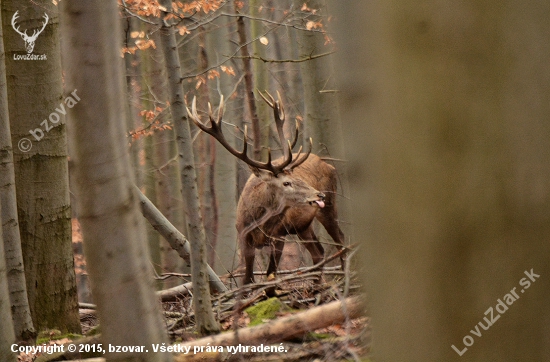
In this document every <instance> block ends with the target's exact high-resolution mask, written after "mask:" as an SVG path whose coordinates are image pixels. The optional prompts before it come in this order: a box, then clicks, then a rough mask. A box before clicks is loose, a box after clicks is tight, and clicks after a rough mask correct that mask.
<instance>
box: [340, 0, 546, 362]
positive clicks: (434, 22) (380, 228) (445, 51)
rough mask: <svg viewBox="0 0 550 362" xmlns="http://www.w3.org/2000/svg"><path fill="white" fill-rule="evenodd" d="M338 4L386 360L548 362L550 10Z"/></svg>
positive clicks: (359, 199)
mask: <svg viewBox="0 0 550 362" xmlns="http://www.w3.org/2000/svg"><path fill="white" fill-rule="evenodd" d="M333 5H334V9H335V10H337V11H338V14H337V15H338V18H339V22H340V26H341V29H340V33H339V35H340V37H339V39H337V40H338V43H339V44H340V47H341V50H342V51H341V54H342V57H341V58H340V71H341V74H340V75H339V78H341V90H342V101H343V103H342V110H343V111H344V117H343V118H344V119H345V120H346V124H347V127H346V133H347V138H346V145H348V146H349V148H348V158H349V162H350V164H349V170H350V173H351V175H350V179H351V184H352V189H351V195H352V199H351V200H352V203H353V206H354V208H353V225H354V229H355V237H357V238H361V239H362V240H365V241H364V247H363V248H362V250H363V251H364V258H363V260H364V265H365V269H364V270H365V272H364V275H365V278H364V281H365V286H366V287H367V290H368V296H369V299H370V300H369V304H370V305H369V310H370V311H371V314H372V321H373V322H372V324H373V337H374V339H373V340H374V342H373V343H374V344H373V351H374V355H373V359H374V360H380V361H452V360H460V361H504V360H507V361H544V360H549V359H550V329H549V328H548V325H549V322H550V298H549V291H550V278H548V277H547V276H548V275H550V264H549V263H548V255H550V242H549V241H550V239H549V235H550V181H549V180H550V162H549V160H550V151H549V150H550V142H549V140H550V137H549V135H550V88H549V87H548V84H550V65H549V63H548V59H549V58H550V42H549V41H548V39H549V38H550V23H549V22H548V19H549V18H550V3H548V2H544V1H537V2H530V3H519V2H515V1H507V0H506V1H495V0H487V1H476V0H468V1H462V2H446V1H403V0H395V1H372V2H354V3H353V4H351V3H350V4H348V6H341V4H340V3H339V2H336V1H333ZM531 271H532V273H531ZM526 273H527V274H529V276H527V275H526ZM534 274H536V275H540V277H538V276H535V275H534ZM527 282H529V283H527ZM514 288H515V289H514ZM512 290H514V291H515V292H516V294H517V295H518V297H515V296H514V294H513V292H512ZM501 303H504V306H503V305H502V304H501ZM487 328H489V329H487ZM486 329H487V330H486ZM411 331H414V333H411ZM452 346H454V348H453V347H452ZM455 348H456V349H455ZM460 356H461V357H460Z"/></svg>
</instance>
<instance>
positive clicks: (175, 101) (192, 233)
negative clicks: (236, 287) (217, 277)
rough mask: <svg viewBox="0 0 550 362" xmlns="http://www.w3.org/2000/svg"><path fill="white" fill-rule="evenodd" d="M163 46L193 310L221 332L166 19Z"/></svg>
mask: <svg viewBox="0 0 550 362" xmlns="http://www.w3.org/2000/svg"><path fill="white" fill-rule="evenodd" d="M161 5H163V6H164V8H165V9H172V1H171V0H164V1H161ZM162 32H163V33H162V35H161V47H162V49H163V52H164V58H165V61H166V67H167V76H168V85H169V87H170V110H171V112H172V120H173V122H174V128H175V131H176V137H177V144H178V160H179V162H180V169H181V179H182V194H183V202H184V206H185V217H186V219H187V226H188V229H187V231H188V233H189V239H190V241H191V274H192V280H193V307H194V310H195V319H196V322H197V331H198V332H199V333H200V334H212V333H216V332H219V330H220V327H219V325H218V323H217V322H216V320H215V318H214V313H213V312H212V300H211V296H210V289H209V284H208V274H207V272H206V240H205V239H206V237H205V232H204V227H203V224H202V218H201V212H200V205H199V196H198V192H197V176H196V171H195V166H194V162H195V161H194V157H193V147H192V141H191V133H190V129H189V121H188V119H187V115H186V111H185V104H184V99H183V87H182V84H181V79H182V76H181V67H180V61H179V55H178V52H177V44H176V35H175V29H174V28H171V27H169V26H168V24H167V23H166V20H163V27H162Z"/></svg>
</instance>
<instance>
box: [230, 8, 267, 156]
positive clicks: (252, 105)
mask: <svg viewBox="0 0 550 362" xmlns="http://www.w3.org/2000/svg"><path fill="white" fill-rule="evenodd" d="M234 2H235V11H236V12H237V13H239V7H238V6H237V1H236V0H235V1H234ZM237 34H238V35H239V48H240V52H241V57H242V58H243V74H244V87H245V94H246V104H247V106H248V111H249V113H250V120H251V125H252V127H251V128H252V142H253V145H254V146H253V149H254V158H256V159H257V160H259V159H260V158H261V155H262V144H261V139H262V136H261V129H260V121H259V119H258V112H257V109H256V101H255V100H254V84H253V79H252V66H251V64H250V63H251V62H250V59H249V58H248V57H249V56H250V54H248V40H247V37H246V27H245V24H244V19H243V18H242V17H238V18H237Z"/></svg>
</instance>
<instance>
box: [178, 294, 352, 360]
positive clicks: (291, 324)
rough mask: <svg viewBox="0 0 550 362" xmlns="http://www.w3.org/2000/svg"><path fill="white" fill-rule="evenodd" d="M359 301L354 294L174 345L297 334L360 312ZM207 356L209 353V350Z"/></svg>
mask: <svg viewBox="0 0 550 362" xmlns="http://www.w3.org/2000/svg"><path fill="white" fill-rule="evenodd" d="M362 313H363V310H362V305H361V302H360V300H359V298H358V297H351V298H347V299H344V300H343V301H335V302H331V303H328V304H325V305H322V306H320V307H315V308H312V309H310V310H307V311H305V312H301V313H296V314H292V315H289V316H287V317H283V318H279V319H276V320H273V321H271V322H269V323H265V324H262V325H260V326H255V327H249V328H243V329H239V330H237V331H235V332H230V333H222V334H217V335H215V336H210V337H206V338H201V339H197V340H194V341H191V342H186V343H182V344H180V345H176V348H178V347H181V348H184V347H190V348H191V350H194V347H195V346H237V345H239V344H241V345H249V346H252V345H260V344H263V345H268V344H273V343H276V342H280V341H284V340H288V339H291V338H294V337H297V336H301V335H303V334H305V333H307V332H309V331H314V330H316V329H319V328H326V327H328V326H331V325H334V324H340V323H343V322H345V321H346V320H349V319H354V318H358V317H360V316H361V315H362ZM209 356H211V354H209ZM198 357H199V356H198V355H194V356H193V355H191V356H188V355H185V354H183V353H181V354H176V358H175V360H176V361H185V360H186V358H198Z"/></svg>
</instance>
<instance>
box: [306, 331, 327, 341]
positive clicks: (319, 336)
mask: <svg viewBox="0 0 550 362" xmlns="http://www.w3.org/2000/svg"><path fill="white" fill-rule="evenodd" d="M328 338H334V336H333V335H332V334H330V333H315V332H309V333H308V334H307V335H306V337H305V339H306V340H312V341H317V340H320V339H328Z"/></svg>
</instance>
